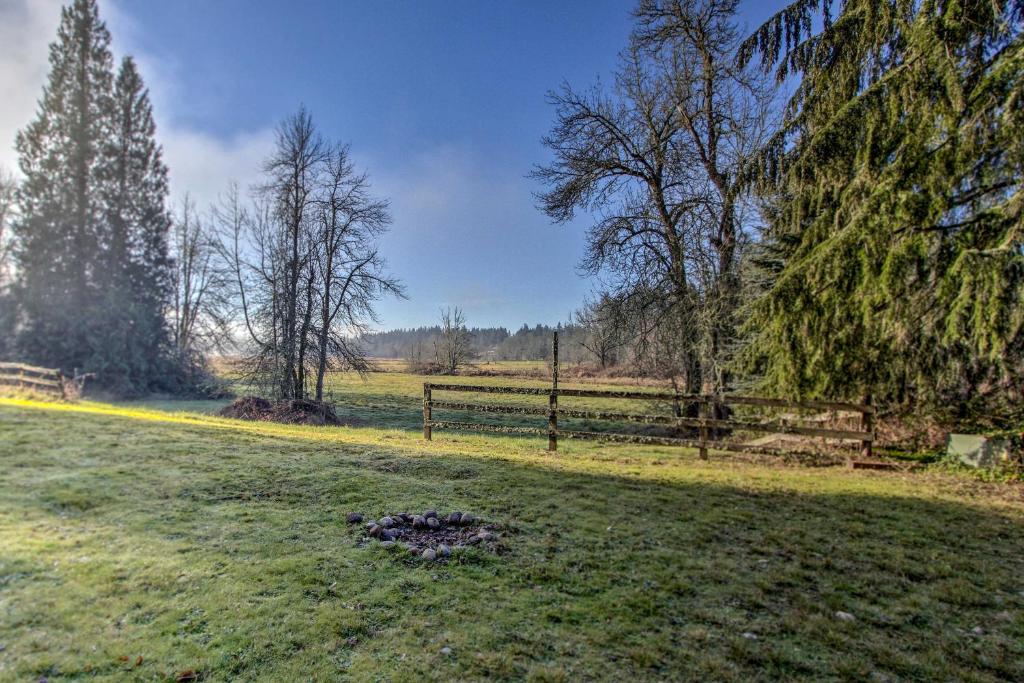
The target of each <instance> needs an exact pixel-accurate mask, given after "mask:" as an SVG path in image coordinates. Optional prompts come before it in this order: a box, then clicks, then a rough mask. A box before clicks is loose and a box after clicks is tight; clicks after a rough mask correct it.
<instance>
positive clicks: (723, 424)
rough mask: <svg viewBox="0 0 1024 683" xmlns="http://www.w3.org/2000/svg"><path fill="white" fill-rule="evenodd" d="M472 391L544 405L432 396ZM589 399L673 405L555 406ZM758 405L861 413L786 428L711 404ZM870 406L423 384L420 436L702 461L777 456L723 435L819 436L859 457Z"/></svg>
mask: <svg viewBox="0 0 1024 683" xmlns="http://www.w3.org/2000/svg"><path fill="white" fill-rule="evenodd" d="M442 391H444V392H471V393H480V394H515V395H528V396H537V397H541V396H547V398H548V406H547V407H546V408H545V407H543V406H515V405H494V404H481V403H463V402H453V401H444V400H441V401H438V400H435V398H434V393H435V392H442ZM563 397H564V398H569V397H572V398H591V399H615V400H640V401H664V402H668V403H671V404H672V406H673V407H674V410H673V413H675V414H672V415H646V414H634V413H619V412H604V411H597V410H574V409H568V408H559V406H558V399H560V398H563ZM693 404H696V405H697V412H698V417H682V416H680V414H681V413H683V412H684V410H683V407H684V406H688V405H693ZM716 404H717V405H721V406H735V405H746V406H762V407H771V408H783V409H802V410H820V411H843V412H849V413H859V414H860V425H859V427H860V428H859V429H832V428H825V427H808V426H803V425H796V424H789V423H788V421H780V420H773V421H755V420H743V419H731V418H730V419H715V418H713V417H711V416H712V415H714V414H715V412H714V406H715V405H716ZM434 410H451V411H469V412H479V413H488V414H506V415H536V416H538V417H547V422H548V424H547V427H541V426H537V427H527V426H519V425H495V424H482V423H478V422H466V421H453V420H436V419H434ZM874 412H875V411H874V408H873V407H872V406H870V405H867V404H854V403H842V402H833V401H800V402H796V401H785V400H781V399H775V398H765V397H759V396H739V395H729V394H726V395H723V396H704V395H692V394H677V393H665V392H646V391H604V390H597V389H558V388H555V387H552V388H550V389H547V388H533V387H510V386H480V385H467V384H440V383H434V382H426V383H424V385H423V437H424V438H425V439H427V440H429V439H430V438H431V436H432V433H433V430H435V429H465V430H473V431H486V432H503V433H511V434H535V435H539V436H543V435H545V434H546V435H547V437H548V450H551V451H554V450H557V448H558V440H559V439H560V438H568V439H605V440H611V441H622V442H628V443H645V444H656V445H665V446H685V447H689V448H696V449H698V450H699V451H700V455H701V457H702V458H706V457H707V452H708V450H709V449H711V450H723V451H742V452H752V453H768V454H778V453H781V452H789V451H780V450H779V449H772V448H767V447H762V446H758V445H752V444H748V443H737V442H731V441H727V440H726V439H725V438H724V436H726V435H728V434H731V433H733V432H765V433H772V434H796V435H800V436H810V437H822V438H825V439H833V440H840V441H851V442H858V443H859V444H860V453H861V456H862V457H870V456H871V453H872V443H873V442H874V440H875V435H874V429H873V421H874ZM560 417H561V418H576V419H583V420H600V421H612V422H632V423H641V424H653V425H666V426H669V427H678V428H692V429H694V430H695V432H696V436H697V438H678V437H669V436H653V435H646V434H631V433H625V432H612V431H608V432H603V431H602V432H592V431H579V430H567V429H561V428H559V426H558V419H559V418H560Z"/></svg>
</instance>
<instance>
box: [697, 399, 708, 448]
mask: <svg viewBox="0 0 1024 683" xmlns="http://www.w3.org/2000/svg"><path fill="white" fill-rule="evenodd" d="M698 406H699V415H698V417H699V418H700V427H699V429H700V459H701V460H707V459H708V407H709V406H708V397H707V396H706V395H704V396H701V397H700V403H699V404H698Z"/></svg>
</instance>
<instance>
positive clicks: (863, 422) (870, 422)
mask: <svg viewBox="0 0 1024 683" xmlns="http://www.w3.org/2000/svg"><path fill="white" fill-rule="evenodd" d="M864 405H865V406H866V407H868V408H869V409H868V410H865V411H863V412H861V414H860V428H861V430H863V431H865V432H868V433H869V434H871V439H869V440H865V441H861V442H860V456H861V457H862V458H870V457H871V448H872V444H873V440H874V437H875V434H874V432H875V413H874V411H873V410H871V409H870V408H871V394H868V395H867V396H865V397H864Z"/></svg>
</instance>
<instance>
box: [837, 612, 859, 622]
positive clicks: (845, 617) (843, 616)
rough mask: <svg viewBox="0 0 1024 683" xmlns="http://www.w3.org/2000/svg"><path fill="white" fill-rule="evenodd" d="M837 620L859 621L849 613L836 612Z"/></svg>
mask: <svg viewBox="0 0 1024 683" xmlns="http://www.w3.org/2000/svg"><path fill="white" fill-rule="evenodd" d="M836 619H838V620H839V621H857V617H855V616H853V615H852V614H850V613H849V612H836Z"/></svg>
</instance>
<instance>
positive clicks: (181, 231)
mask: <svg viewBox="0 0 1024 683" xmlns="http://www.w3.org/2000/svg"><path fill="white" fill-rule="evenodd" d="M170 237H171V239H170V247H171V257H172V259H173V261H174V269H173V272H172V280H173V281H172V297H173V298H172V302H171V311H170V314H169V322H170V324H171V336H172V341H173V343H174V345H175V348H176V349H177V350H178V353H179V355H181V356H187V355H190V354H191V355H196V354H205V353H207V352H209V351H223V350H226V349H227V348H229V347H230V346H231V308H230V294H229V286H230V280H229V278H228V274H227V273H225V272H224V269H223V268H222V267H221V264H220V261H219V259H218V258H217V252H216V248H215V244H214V240H213V235H212V234H211V232H210V227H209V225H208V224H207V222H206V221H205V220H204V219H203V217H202V216H200V215H199V213H198V212H197V211H196V206H195V202H194V201H192V198H191V197H190V196H188V195H185V197H184V198H183V199H182V200H181V204H180V205H179V207H178V210H177V211H176V212H175V214H174V216H173V223H172V228H171V236H170Z"/></svg>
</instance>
